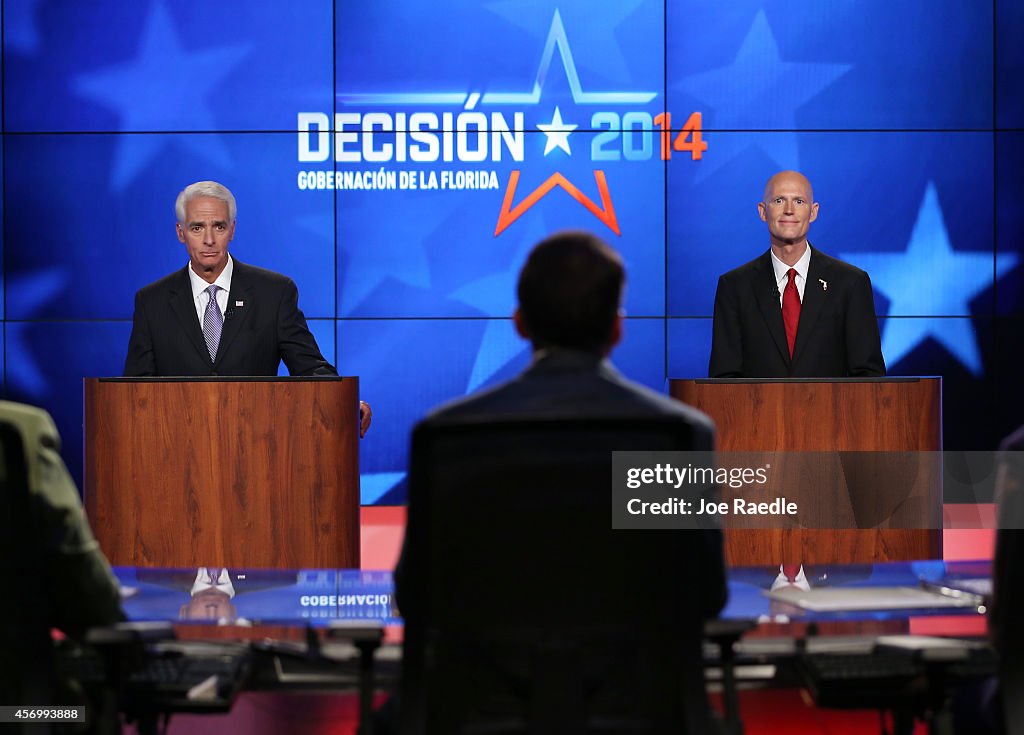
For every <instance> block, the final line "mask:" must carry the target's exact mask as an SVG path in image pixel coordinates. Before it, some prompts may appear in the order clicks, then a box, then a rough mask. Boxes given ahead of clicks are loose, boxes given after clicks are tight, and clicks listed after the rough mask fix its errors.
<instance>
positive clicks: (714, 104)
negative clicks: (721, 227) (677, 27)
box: [676, 10, 851, 177]
mask: <svg viewBox="0 0 1024 735" xmlns="http://www.w3.org/2000/svg"><path fill="white" fill-rule="evenodd" d="M850 68H851V66H850V65H849V64H821V63H803V62H792V61H783V60H782V59H781V57H780V56H779V46H778V44H777V43H776V41H775V36H774V35H772V29H771V27H769V25H768V19H767V18H766V17H765V14H764V11H763V10H762V11H760V12H759V13H758V14H757V17H755V18H754V22H753V24H752V25H751V26H750V30H749V31H748V32H747V35H746V38H744V39H743V43H742V44H740V48H739V51H737V52H736V58H735V59H734V60H733V62H732V64H730V65H728V66H723V67H719V68H717V69H711V70H709V71H705V72H700V73H698V74H691V75H690V76H688V77H686V78H685V79H683V80H682V81H681V82H680V83H679V84H678V85H676V87H677V88H678V89H681V90H682V91H684V92H686V93H688V94H690V95H692V96H694V97H696V98H697V99H699V100H701V101H702V102H704V103H706V104H707V105H708V106H709V107H711V108H712V109H713V110H714V114H711V115H705V116H704V128H705V130H708V129H726V130H728V129H738V130H743V129H747V128H750V127H757V128H773V129H777V130H780V131H793V130H795V129H796V127H797V124H796V111H797V109H798V108H799V107H800V106H801V105H803V104H805V103H806V102H807V101H808V100H810V99H812V98H813V97H815V96H816V95H818V94H819V93H820V92H821V91H822V90H823V89H825V87H827V86H828V85H830V84H832V82H834V81H835V80H836V79H838V78H839V77H840V76H842V75H843V74H845V73H846V72H847V71H848V70H849V69H850ZM757 140H758V142H757V143H756V144H755V145H757V146H758V147H760V148H761V149H762V150H764V152H765V153H766V154H767V155H768V156H769V157H771V158H772V160H774V161H775V163H776V164H777V167H778V168H780V169H799V168H800V152H799V146H798V144H797V135H796V133H795V132H781V133H776V134H773V135H760V136H758V137H757ZM718 150H719V153H718V154H716V155H715V156H713V157H711V158H709V159H707V163H708V164H709V165H706V166H701V167H700V171H699V176H701V177H703V176H707V175H708V174H710V173H712V172H713V171H714V170H716V169H717V168H720V167H721V166H723V165H725V164H726V163H728V161H729V159H730V158H731V157H735V156H736V155H738V154H739V152H740V151H739V150H733V151H732V156H731V157H730V156H726V155H722V149H721V148H719V149H718Z"/></svg>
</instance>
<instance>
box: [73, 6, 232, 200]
mask: <svg viewBox="0 0 1024 735" xmlns="http://www.w3.org/2000/svg"><path fill="white" fill-rule="evenodd" d="M247 53H248V48H243V47H239V46H231V47H218V48H212V49H206V50H202V51H186V50H185V49H184V48H182V45H181V43H180V42H179V40H178V36H177V34H176V33H175V31H174V23H173V20H172V18H171V16H170V14H169V13H168V12H167V9H166V8H165V7H164V3H163V2H155V3H153V10H152V12H151V13H150V14H149V17H148V18H147V19H146V25H145V28H143V31H142V34H141V41H140V44H139V52H138V56H137V57H136V58H135V59H134V60H132V61H129V62H127V63H123V64H116V65H114V66H108V67H105V68H103V69H99V70H97V71H92V72H88V73H85V74H82V75H81V76H79V77H78V79H77V80H75V84H74V87H75V90H76V91H77V92H78V93H79V94H81V95H83V96H85V97H88V98H90V99H92V100H94V101H96V102H98V103H99V104H101V105H103V106H105V107H108V108H110V109H112V110H114V111H116V112H117V113H118V114H119V115H120V116H121V128H120V129H121V130H124V131H128V132H132V133H135V132H147V131H166V130H207V131H214V130H217V129H218V128H219V127H220V126H219V125H218V124H217V121H216V118H215V116H214V114H213V111H212V110H211V108H210V106H209V105H208V102H207V98H208V97H209V96H210V93H211V91H213V90H214V89H215V88H216V87H217V85H219V84H220V82H221V81H222V80H223V79H224V78H225V77H227V76H228V75H229V74H230V73H231V72H232V71H233V70H234V68H235V67H236V66H238V64H239V63H240V62H241V61H242V58H243V57H244V56H245V55H246V54H247ZM171 140H174V141H175V142H178V143H180V144H182V145H184V146H185V147H186V148H189V149H191V150H192V151H193V152H194V153H195V154H197V155H200V156H202V157H203V158H206V159H209V160H213V162H214V163H216V164H219V165H222V166H226V165H228V164H229V163H230V156H229V155H228V152H227V149H226V148H225V146H224V143H223V141H222V140H221V138H220V136H216V135H215V136H206V135H182V136H169V135H126V136H123V137H122V138H121V140H120V142H119V144H118V149H117V154H116V157H115V160H114V167H113V173H112V179H113V180H112V182H111V183H112V185H113V186H114V188H115V189H117V190H121V189H123V188H124V187H125V186H126V185H127V184H128V183H130V182H131V180H132V179H133V178H134V177H135V176H136V174H138V173H139V172H140V171H142V170H143V169H145V168H146V166H147V165H148V164H149V163H150V162H151V161H152V160H153V158H155V157H156V155H157V154H158V153H159V152H160V150H161V149H162V148H163V147H164V146H165V145H166V144H167V143H168V142H169V141H171Z"/></svg>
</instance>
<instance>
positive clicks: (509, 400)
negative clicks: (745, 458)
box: [395, 349, 727, 617]
mask: <svg viewBox="0 0 1024 735" xmlns="http://www.w3.org/2000/svg"><path fill="white" fill-rule="evenodd" d="M651 416H677V417H678V418H679V421H681V422H683V423H687V424H689V425H691V426H693V427H694V429H695V431H694V433H695V436H696V440H695V442H694V447H693V451H710V450H712V449H714V436H715V427H714V424H713V423H712V422H711V419H709V418H708V417H707V416H706V415H704V414H703V413H701V412H700V411H697V410H696V409H694V408H692V407H690V406H687V405H686V404H685V403H681V402H680V401H675V400H672V399H671V398H668V397H667V396H663V395H661V394H660V393H655V392H654V391H652V390H650V389H648V388H646V387H644V386H642V385H639V384H637V383H634V382H632V381H629V380H626V379H625V378H624V377H623V376H622V375H621V374H620V373H619V372H618V371H617V370H616V369H615V368H614V367H612V366H611V364H610V363H609V362H607V361H605V360H601V359H600V358H598V357H596V356H593V355H589V354H586V353H582V352H575V351H570V350H560V349H553V350H545V351H544V352H543V353H538V355H537V356H536V357H535V359H534V361H533V363H532V364H531V365H530V366H529V367H528V368H527V369H526V370H525V371H523V373H521V374H520V375H519V376H517V377H516V378H513V379H512V380H510V381H508V382H507V383H504V384H502V385H499V386H496V387H494V388H491V389H490V390H486V391H482V392H480V393H477V394H475V395H472V396H467V397H466V398H462V399H459V400H457V401H453V402H452V403H448V404H446V405H444V406H441V407H440V408H438V409H436V410H434V411H433V412H431V413H430V414H429V415H428V416H427V417H426V418H425V419H424V420H423V423H430V424H447V423H459V422H460V421H464V420H474V421H475V420H480V419H493V420H495V421H498V420H503V419H514V418H587V417H600V418H613V417H622V418H624V419H625V418H642V417H651ZM708 543H709V550H708V554H709V563H708V564H706V565H704V566H703V567H702V568H706V569H711V570H713V572H714V573H713V574H712V577H711V578H710V579H708V580H705V582H704V583H702V584H701V585H700V588H701V589H704V590H707V591H708V595H707V598H706V600H705V601H706V604H707V607H706V609H705V614H706V616H707V617H713V616H714V615H716V614H717V613H718V611H719V610H721V609H722V607H723V606H724V605H725V600H726V594H727V590H726V585H725V571H724V566H723V564H722V556H721V553H722V552H721V537H720V534H718V533H716V534H712V535H709V537H708ZM406 567H407V565H406V559H405V549H404V548H403V549H402V555H401V557H400V558H399V562H398V566H397V568H396V569H395V595H396V599H397V601H398V606H399V608H401V610H402V611H403V614H406V613H408V612H409V611H411V610H414V609H415V607H416V605H417V604H418V602H419V601H418V600H412V599H409V597H408V595H407V596H406V597H405V598H404V599H403V592H405V591H406V588H407V587H410V586H411V585H407V584H406V583H407V582H408V581H409V580H408V579H407V578H406V575H405V573H404V572H405V569H406Z"/></svg>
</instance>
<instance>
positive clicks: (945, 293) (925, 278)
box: [840, 182, 1017, 375]
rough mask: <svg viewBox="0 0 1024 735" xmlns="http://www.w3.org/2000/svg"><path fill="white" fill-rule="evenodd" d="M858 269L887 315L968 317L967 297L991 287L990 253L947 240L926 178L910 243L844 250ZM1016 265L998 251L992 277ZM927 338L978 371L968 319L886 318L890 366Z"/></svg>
mask: <svg viewBox="0 0 1024 735" xmlns="http://www.w3.org/2000/svg"><path fill="white" fill-rule="evenodd" d="M840 257H841V258H843V259H844V260H848V261H849V262H851V263H854V264H856V265H857V266H859V267H861V268H863V269H864V270H866V271H867V272H868V274H869V275H870V276H871V282H872V283H873V284H874V286H875V288H877V289H878V290H879V291H880V292H882V293H883V294H885V297H886V298H887V299H889V303H890V306H889V316H891V317H934V316H935V315H942V316H947V315H952V316H970V314H971V308H970V302H971V300H972V299H974V298H975V297H976V296H977V295H978V294H979V293H981V292H982V291H984V290H985V289H987V288H990V287H991V286H992V283H993V280H992V275H993V270H992V269H993V265H992V253H990V252H989V253H985V252H956V251H954V250H953V246H952V244H951V243H950V240H949V233H948V232H947V231H946V223H945V222H944V221H943V217H942V209H941V207H940V206H939V195H938V192H937V191H936V190H935V184H934V183H932V182H929V183H928V187H927V189H926V190H925V194H924V200H923V201H922V202H921V208H920V210H918V213H917V221H916V222H915V223H914V230H913V232H912V233H911V235H910V242H909V243H908V244H907V249H906V251H905V252H903V253H843V254H841V256H840ZM1016 264H1017V255H1016V254H1013V253H1006V254H1005V255H1000V257H999V258H998V259H997V260H996V264H995V277H996V278H1000V277H1002V276H1003V274H1005V273H1006V272H1007V271H1008V270H1010V269H1011V268H1013V267H1014V266H1015V265H1016ZM928 337H931V338H932V339H934V340H935V341H937V342H938V343H939V344H941V345H942V346H944V347H945V348H946V349H947V350H948V351H949V352H950V353H951V354H952V355H953V356H954V357H956V359H958V360H959V361H960V362H961V363H963V365H964V366H965V367H966V368H967V369H968V370H970V371H971V372H972V373H973V374H974V375H980V374H981V373H982V371H983V368H982V364H981V355H980V353H979V351H978V344H977V340H976V338H975V335H974V332H973V331H972V330H971V326H970V323H969V321H968V320H967V319H935V318H924V319H915V318H909V319H899V318H895V319H887V320H886V324H885V328H884V331H883V333H882V354H883V355H884V356H885V361H886V363H888V364H889V365H895V364H896V363H898V362H899V361H900V360H902V359H903V358H904V357H906V356H907V355H908V354H909V353H910V352H911V351H912V350H913V349H914V348H915V347H916V346H917V345H918V344H919V343H921V342H923V341H924V340H925V339H927V338H928Z"/></svg>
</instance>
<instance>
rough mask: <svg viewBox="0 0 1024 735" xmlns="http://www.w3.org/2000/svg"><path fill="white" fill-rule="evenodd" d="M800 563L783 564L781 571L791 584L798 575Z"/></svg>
mask: <svg viewBox="0 0 1024 735" xmlns="http://www.w3.org/2000/svg"><path fill="white" fill-rule="evenodd" d="M800 566H801V565H800V564H783V565H782V573H783V575H785V577H786V581H787V582H789V583H790V584H792V583H793V582H795V581H796V578H797V577H799V576H800Z"/></svg>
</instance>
